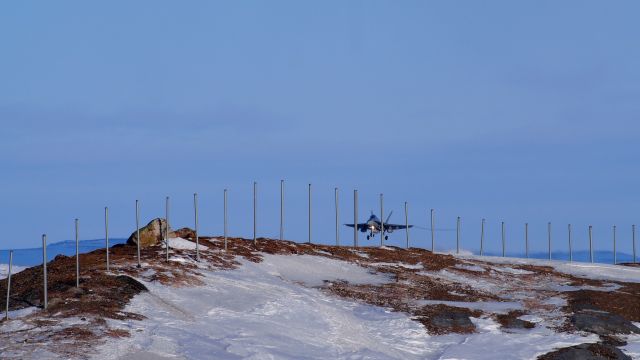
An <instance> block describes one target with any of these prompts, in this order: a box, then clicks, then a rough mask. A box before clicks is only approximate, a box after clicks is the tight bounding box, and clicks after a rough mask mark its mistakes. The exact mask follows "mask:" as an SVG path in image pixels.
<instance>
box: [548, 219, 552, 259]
mask: <svg viewBox="0 0 640 360" xmlns="http://www.w3.org/2000/svg"><path fill="white" fill-rule="evenodd" d="M547 233H548V234H547V235H548V237H549V260H551V222H549V223H548V224H547Z"/></svg>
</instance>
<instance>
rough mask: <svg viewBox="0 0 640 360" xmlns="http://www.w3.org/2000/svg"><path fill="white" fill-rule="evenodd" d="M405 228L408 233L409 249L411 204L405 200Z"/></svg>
mask: <svg viewBox="0 0 640 360" xmlns="http://www.w3.org/2000/svg"><path fill="white" fill-rule="evenodd" d="M404 229H405V232H406V235H407V249H408V248H409V205H408V204H407V202H406V201H405V202H404Z"/></svg>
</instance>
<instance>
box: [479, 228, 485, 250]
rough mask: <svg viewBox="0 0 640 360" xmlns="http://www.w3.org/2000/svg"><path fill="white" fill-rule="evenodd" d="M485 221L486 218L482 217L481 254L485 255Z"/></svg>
mask: <svg viewBox="0 0 640 360" xmlns="http://www.w3.org/2000/svg"><path fill="white" fill-rule="evenodd" d="M484 222H485V220H484V219H482V222H481V223H480V256H483V255H484Z"/></svg>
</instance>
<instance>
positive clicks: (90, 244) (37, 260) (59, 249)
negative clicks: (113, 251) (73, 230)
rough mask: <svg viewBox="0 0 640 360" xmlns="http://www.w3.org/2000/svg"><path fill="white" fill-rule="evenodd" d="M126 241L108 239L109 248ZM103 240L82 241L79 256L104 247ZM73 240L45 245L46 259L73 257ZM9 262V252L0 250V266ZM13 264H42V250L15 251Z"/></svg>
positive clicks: (74, 251)
mask: <svg viewBox="0 0 640 360" xmlns="http://www.w3.org/2000/svg"><path fill="white" fill-rule="evenodd" d="M126 241H127V239H109V246H113V245H117V244H124V243H125V242H126ZM104 245H105V244H104V239H96V240H82V241H80V246H79V250H80V253H81V254H84V253H88V252H90V251H93V250H96V249H100V248H102V247H104ZM75 253H76V242H75V240H65V241H60V242H56V243H51V244H47V258H48V259H49V260H51V259H53V258H54V257H56V256H57V255H75ZM8 262H9V250H0V264H5V263H8ZM13 263H14V265H18V266H33V265H39V264H42V248H41V247H39V248H30V249H16V250H14V251H13Z"/></svg>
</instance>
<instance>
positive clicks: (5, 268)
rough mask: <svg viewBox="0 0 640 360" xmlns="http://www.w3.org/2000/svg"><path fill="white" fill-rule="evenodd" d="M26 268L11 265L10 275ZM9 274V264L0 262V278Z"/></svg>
mask: <svg viewBox="0 0 640 360" xmlns="http://www.w3.org/2000/svg"><path fill="white" fill-rule="evenodd" d="M24 269H26V267H24V266H17V265H12V266H11V275H13V274H16V273H19V272H20V271H22V270H24ZM8 274H9V264H0V280H1V279H4V278H6V277H7V275H8Z"/></svg>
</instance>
